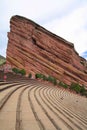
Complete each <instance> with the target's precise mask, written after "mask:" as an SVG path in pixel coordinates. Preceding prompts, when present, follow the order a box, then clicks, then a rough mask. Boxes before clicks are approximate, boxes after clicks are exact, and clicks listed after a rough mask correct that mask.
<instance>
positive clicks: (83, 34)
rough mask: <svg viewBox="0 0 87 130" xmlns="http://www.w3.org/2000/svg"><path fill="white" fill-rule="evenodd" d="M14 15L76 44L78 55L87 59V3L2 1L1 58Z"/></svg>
mask: <svg viewBox="0 0 87 130" xmlns="http://www.w3.org/2000/svg"><path fill="white" fill-rule="evenodd" d="M13 15H21V16H24V17H27V18H29V19H31V20H33V21H35V22H36V23H38V24H40V25H41V26H43V27H45V28H46V29H48V30H49V31H51V32H53V33H55V34H57V35H59V36H61V37H63V38H65V39H66V40H68V41H70V42H72V43H74V46H75V49H76V51H77V52H78V53H79V54H80V55H81V56H83V57H85V58H86V59H87V0H1V1H0V55H3V56H6V48H7V43H8V38H7V32H9V30H10V27H9V26H10V24H9V21H10V18H11V17H12V16H13Z"/></svg>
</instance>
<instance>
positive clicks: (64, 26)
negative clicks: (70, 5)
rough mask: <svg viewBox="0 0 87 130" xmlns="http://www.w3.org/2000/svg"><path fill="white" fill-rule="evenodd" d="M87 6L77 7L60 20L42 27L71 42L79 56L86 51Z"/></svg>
mask: <svg viewBox="0 0 87 130" xmlns="http://www.w3.org/2000/svg"><path fill="white" fill-rule="evenodd" d="M86 12H87V5H84V6H83V7H79V8H78V9H76V10H74V11H72V12H70V13H69V14H68V15H66V16H63V17H62V18H60V19H59V18H57V19H55V20H53V21H51V22H48V23H47V24H45V25H44V26H45V27H46V28H47V29H49V30H51V31H53V32H54V33H55V34H57V35H59V36H61V37H63V38H65V39H66V40H68V41H70V42H73V43H74V45H75V48H76V50H77V51H78V52H79V53H80V54H81V53H83V52H84V51H86V50H87V36H86V35H87V28H85V26H86V25H87V17H86Z"/></svg>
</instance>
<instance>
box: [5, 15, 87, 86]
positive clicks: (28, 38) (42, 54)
mask: <svg viewBox="0 0 87 130" xmlns="http://www.w3.org/2000/svg"><path fill="white" fill-rule="evenodd" d="M6 60H7V63H10V64H11V65H12V66H13V67H18V68H24V69H25V70H26V71H27V74H28V73H32V74H35V73H43V74H45V75H51V76H54V77H56V78H57V79H58V80H60V81H63V82H65V83H67V84H70V83H71V82H78V83H80V84H84V85H87V74H86V70H87V61H86V60H85V59H83V58H81V57H80V56H79V55H78V53H77V52H76V51H75V49H74V45H73V44H72V43H70V42H68V41H66V40H65V39H63V38H61V37H59V36H57V35H55V34H53V33H51V32H49V31H48V30H46V29H44V28H43V27H41V26H40V25H38V24H36V23H34V22H33V21H31V20H29V19H27V18H24V17H21V16H13V17H12V18H11V20H10V32H9V33H8V46H7V57H6ZM83 63H84V64H83Z"/></svg>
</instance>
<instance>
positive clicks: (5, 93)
mask: <svg viewBox="0 0 87 130" xmlns="http://www.w3.org/2000/svg"><path fill="white" fill-rule="evenodd" d="M74 107H75V108H74ZM81 108H82V110H81ZM5 129H6V130H10V129H12V130H13V129H15V130H27V129H30V130H87V99H86V98H84V97H81V96H77V95H75V94H73V93H70V92H68V91H66V90H65V89H61V88H57V87H54V86H51V85H48V84H44V83H41V82H38V81H35V80H29V81H23V82H22V81H19V82H13V83H12V82H9V83H7V84H5V83H1V85H0V130H5Z"/></svg>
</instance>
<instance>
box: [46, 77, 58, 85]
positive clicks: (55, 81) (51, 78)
mask: <svg viewBox="0 0 87 130" xmlns="http://www.w3.org/2000/svg"><path fill="white" fill-rule="evenodd" d="M47 80H48V81H50V82H51V83H53V84H54V85H56V84H57V80H56V78H54V77H51V76H48V78H47Z"/></svg>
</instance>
